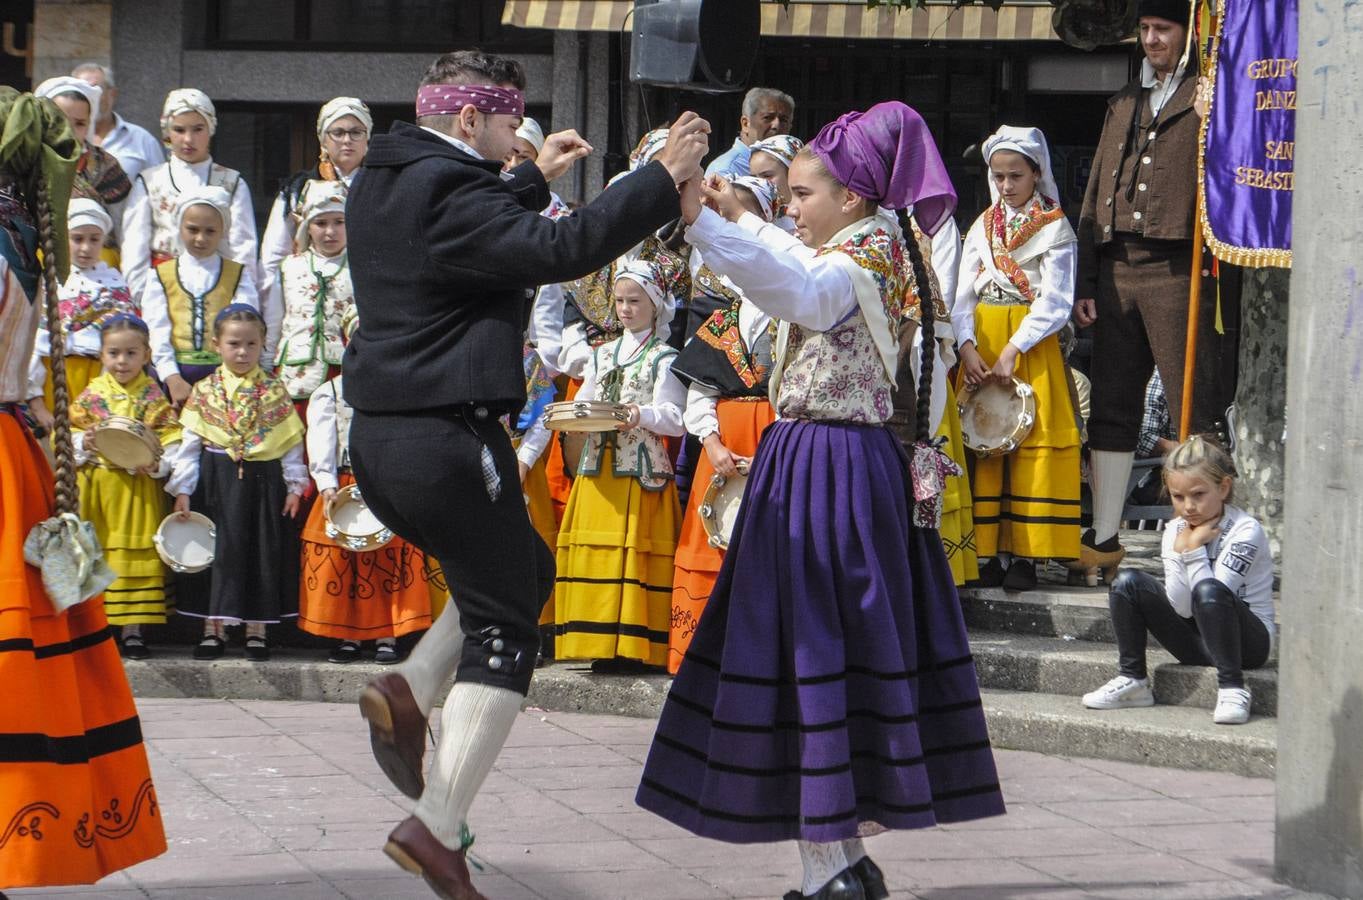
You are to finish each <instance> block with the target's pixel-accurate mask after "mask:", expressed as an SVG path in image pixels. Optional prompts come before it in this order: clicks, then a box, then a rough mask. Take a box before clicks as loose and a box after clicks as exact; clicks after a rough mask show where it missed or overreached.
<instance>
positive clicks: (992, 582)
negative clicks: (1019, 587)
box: [975, 556, 1005, 588]
mask: <svg viewBox="0 0 1363 900" xmlns="http://www.w3.org/2000/svg"><path fill="white" fill-rule="evenodd" d="M1004 574H1005V573H1004V569H1003V563H1001V562H999V561H998V558H997V557H994V556H991V557H989V558H988V559H986V560H983V561H981V562H980V577H979V578H977V579H975V581H976V583H977V584H978V585H979V586H980V587H987V588H990V587H999V586H1000V585H1002V584H1003V578H1004Z"/></svg>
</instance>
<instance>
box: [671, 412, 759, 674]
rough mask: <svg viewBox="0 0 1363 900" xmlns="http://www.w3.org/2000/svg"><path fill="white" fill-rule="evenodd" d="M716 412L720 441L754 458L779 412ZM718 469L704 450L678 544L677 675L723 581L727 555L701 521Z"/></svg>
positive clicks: (674, 655)
mask: <svg viewBox="0 0 1363 900" xmlns="http://www.w3.org/2000/svg"><path fill="white" fill-rule="evenodd" d="M715 412H716V413H717V414H718V416H719V436H720V440H722V441H723V442H724V446H726V447H728V448H729V450H730V451H731V452H733V453H734V454H736V455H738V456H747V457H751V456H752V455H753V454H754V453H756V452H757V440H758V438H760V437H761V436H762V432H763V430H765V429H766V427H767V426H768V425H770V424H771V423H772V422H774V421H776V411H775V410H774V409H772V408H771V404H770V403H768V402H767V401H766V400H763V399H760V398H736V399H732V400H721V401H719V404H718V405H717V407H716V410H715ZM714 475H715V467H714V466H713V465H711V464H710V455H709V454H708V453H706V452H705V451H704V450H701V452H700V454H699V457H698V459H697V460H696V474H695V478H694V479H693V480H692V482H691V498H690V500H688V501H687V504H686V516H685V518H683V519H682V530H681V541H680V542H679V543H678V544H677V566H676V569H675V571H674V572H673V574H672V626H671V628H670V629H669V633H668V640H667V671H669V672H671V673H672V674H674V675H675V674H676V673H677V669H678V668H679V667H680V666H681V661H682V657H683V656H685V655H686V648H688V647H690V646H691V636H692V635H694V634H695V633H696V625H698V624H699V623H700V615H701V613H702V612H704V611H705V604H706V602H707V601H709V599H710V592H711V591H712V590H714V587H715V579H716V578H718V577H719V567H720V564H721V563H723V562H724V551H722V550H717V549H716V548H714V547H711V546H710V536H709V535H708V534H706V532H705V526H704V524H702V522H701V518H700V504H701V500H702V499H704V497H705V490H706V488H708V487H709V486H710V479H711V478H713V477H714Z"/></svg>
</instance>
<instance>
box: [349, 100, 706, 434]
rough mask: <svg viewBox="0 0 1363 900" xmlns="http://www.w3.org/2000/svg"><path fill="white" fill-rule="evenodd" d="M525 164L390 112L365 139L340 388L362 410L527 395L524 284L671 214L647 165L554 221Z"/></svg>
mask: <svg viewBox="0 0 1363 900" xmlns="http://www.w3.org/2000/svg"><path fill="white" fill-rule="evenodd" d="M548 205H549V187H548V185H547V184H545V182H544V178H543V176H542V175H541V174H540V171H539V169H538V168H536V167H535V164H534V163H533V162H530V163H525V164H523V165H521V166H518V167H517V168H516V169H515V170H514V171H513V172H512V173H510V176H509V177H504V176H503V175H502V174H501V164H500V163H498V162H492V161H488V160H480V159H477V158H475V157H473V156H470V155H469V154H467V153H464V152H462V151H461V150H459V149H458V148H457V147H455V146H454V145H453V144H451V143H449V142H448V141H446V140H444V139H443V138H441V137H440V136H438V135H435V134H432V133H431V132H429V131H426V130H424V129H422V128H418V127H416V126H414V125H409V124H407V123H405V122H398V123H395V124H394V125H393V128H392V130H391V131H390V132H389V133H388V134H383V135H378V136H377V137H375V138H374V140H373V142H372V143H371V144H370V145H369V153H368V155H367V156H366V157H365V160H364V166H363V168H362V169H361V170H360V172H359V174H358V176H357V177H356V179H355V181H354V183H353V184H352V186H351V188H350V195H349V198H348V199H347V201H346V232H347V238H348V240H347V243H348V245H349V250H350V275H351V279H352V281H353V283H354V286H355V302H356V306H357V310H358V312H359V319H360V324H359V328H358V330H357V331H356V332H355V335H354V337H353V339H352V340H351V342H350V345H349V346H348V347H347V349H346V353H345V358H344V362H343V368H344V373H345V380H344V391H345V398H346V400H347V401H348V402H349V403H350V405H351V406H353V407H354V408H355V409H357V410H360V411H362V412H371V413H384V412H403V411H414V410H428V409H435V408H439V407H446V406H455V405H460V404H468V403H477V404H481V405H486V406H488V407H490V408H493V409H495V410H498V411H506V412H513V411H515V410H518V409H520V408H521V406H523V405H524V404H525V375H524V370H523V364H522V357H521V351H522V347H523V345H524V341H525V328H526V319H527V316H528V306H529V304H528V303H527V294H526V292H527V290H531V289H533V288H535V287H538V286H539V285H542V284H553V283H555V282H561V281H571V280H572V279H574V278H580V277H582V276H584V275H586V274H587V273H589V272H592V271H595V270H597V269H600V268H601V267H602V266H605V265H606V264H607V263H609V262H610V261H611V260H613V259H615V258H616V257H618V256H619V255H620V254H622V253H624V252H625V251H626V250H628V249H629V248H630V247H633V246H634V245H635V244H637V243H639V241H641V240H643V238H644V237H645V236H646V235H648V234H649V233H651V232H652V231H654V230H655V229H657V228H660V227H662V226H663V225H665V224H667V223H668V222H669V221H671V220H672V219H675V218H676V217H677V216H678V215H679V214H680V204H679V201H678V195H677V190H676V187H675V186H674V185H673V182H672V176H671V175H669V174H668V172H667V170H666V169H665V168H663V166H662V164H661V163H657V162H653V163H650V164H648V165H647V166H644V167H643V168H641V169H639V170H638V171H637V172H635V173H634V174H633V175H631V176H630V177H628V178H623V179H621V180H620V181H618V182H617V183H616V184H615V185H613V186H612V187H610V188H609V189H607V190H606V191H605V192H603V193H602V194H601V195H600V196H599V197H597V198H596V200H594V201H593V202H592V203H590V204H589V205H587V206H585V207H583V208H582V209H580V210H578V211H577V212H576V213H574V214H573V215H571V216H569V217H567V218H563V219H559V220H558V221H556V222H551V221H550V220H548V219H546V218H544V217H543V216H541V215H540V214H539V211H540V210H542V209H543V208H544V207H546V206H548Z"/></svg>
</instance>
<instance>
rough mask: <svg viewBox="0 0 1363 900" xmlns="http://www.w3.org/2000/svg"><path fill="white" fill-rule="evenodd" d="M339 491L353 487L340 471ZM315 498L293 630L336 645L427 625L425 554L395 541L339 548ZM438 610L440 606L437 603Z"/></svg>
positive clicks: (428, 596)
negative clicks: (361, 547)
mask: <svg viewBox="0 0 1363 900" xmlns="http://www.w3.org/2000/svg"><path fill="white" fill-rule="evenodd" d="M340 482H341V487H348V486H349V485H352V484H354V483H355V476H353V475H351V474H350V473H349V472H342V473H341V477H340ZM326 527H327V520H326V509H325V504H324V503H322V501H321V499H320V498H319V499H318V500H317V502H316V503H314V504H313V505H312V511H311V512H310V513H308V518H307V521H306V523H305V524H304V525H303V533H302V539H303V541H302V543H303V564H302V575H301V577H300V580H299V585H298V627H299V628H301V629H303V630H304V631H306V632H307V633H308V634H315V635H318V636H320V637H328V638H336V639H337V640H342V641H372V640H377V639H378V638H395V637H401V636H402V635H404V634H411V633H412V632H414V631H424V630H425V629H427V628H430V627H431V606H432V599H433V596H432V593H433V591H435V590H439V591H440V592H441V593H442V594H443V591H444V588H443V579H442V586H441V587H439V588H435V587H433V586H432V579H431V572H430V569H429V568H428V567H427V565H426V556H425V554H423V553H422V552H421V551H420V550H418V549H417V548H416V547H413V546H412V545H411V544H409V543H407V542H406V541H404V540H403V539H402V538H400V537H395V538H393V540H392V541H390V542H389V543H388V545H387V546H385V547H381V548H379V549H378V550H370V551H368V552H366V553H354V552H352V551H350V550H342V549H341V548H340V547H338V546H336V544H335V543H333V542H332V541H331V539H330V538H328V537H327V533H326ZM441 608H442V609H443V608H444V607H443V604H442V607H441Z"/></svg>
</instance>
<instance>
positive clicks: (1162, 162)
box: [1075, 74, 1201, 299]
mask: <svg viewBox="0 0 1363 900" xmlns="http://www.w3.org/2000/svg"><path fill="white" fill-rule="evenodd" d="M1196 91H1197V76H1196V74H1189V75H1187V76H1185V77H1184V79H1183V83H1182V84H1180V85H1179V86H1178V89H1177V90H1176V91H1175V92H1174V95H1173V96H1172V97H1170V98H1169V100H1168V102H1167V103H1166V104H1165V107H1164V109H1163V111H1162V112H1161V114H1160V117H1159V122H1158V124H1157V125H1156V126H1155V139H1154V140H1152V141H1149V142H1148V144H1147V142H1146V137H1147V135H1145V134H1137V133H1136V130H1135V129H1134V128H1132V122H1131V119H1132V116H1133V115H1134V114H1135V113H1136V110H1137V104H1140V103H1147V102H1149V101H1148V99H1147V96H1148V95H1147V93H1146V91H1145V89H1144V88H1142V87H1141V80H1140V79H1139V78H1136V79H1133V80H1132V81H1131V83H1130V84H1128V85H1127V86H1126V87H1124V88H1122V89H1121V90H1120V91H1119V92H1117V93H1116V94H1114V95H1113V96H1112V98H1111V99H1110V100H1108V105H1107V117H1106V119H1104V121H1103V133H1102V136H1101V137H1100V138H1099V139H1098V149H1097V152H1096V153H1095V155H1094V157H1093V168H1092V169H1091V170H1090V172H1089V183H1088V189H1087V190H1086V191H1085V192H1084V206H1083V210H1082V212H1081V213H1080V215H1079V228H1078V235H1079V272H1078V279H1077V282H1076V284H1075V297H1076V299H1080V298H1086V297H1093V296H1094V294H1095V292H1096V290H1097V282H1098V255H1099V252H1100V251H1101V250H1102V247H1103V245H1104V244H1106V243H1108V242H1109V241H1111V240H1112V239H1113V238H1114V237H1116V236H1117V235H1118V234H1120V233H1123V232H1131V231H1133V230H1135V229H1139V233H1140V234H1141V236H1143V237H1145V238H1147V239H1152V240H1172V241H1191V240H1192V238H1193V228H1194V224H1195V223H1194V221H1193V214H1194V207H1195V205H1196V197H1197V143H1198V128H1199V126H1200V121H1201V120H1200V119H1198V116H1197V112H1196V111H1195V110H1194V109H1193V99H1194V97H1195V96H1196ZM1133 141H1134V143H1135V146H1134V147H1133V146H1130V144H1131V142H1133ZM1142 147H1144V153H1143V157H1142V158H1143V159H1146V158H1148V159H1149V160H1150V162H1149V163H1148V164H1142V165H1141V166H1139V167H1138V168H1137V170H1136V171H1137V174H1136V175H1135V176H1129V177H1137V178H1139V179H1140V180H1141V182H1142V183H1143V184H1148V197H1143V198H1142V201H1143V207H1142V208H1143V211H1144V212H1143V216H1142V221H1141V223H1140V225H1139V226H1135V225H1133V223H1132V222H1131V221H1130V220H1129V219H1126V220H1125V221H1123V220H1122V219H1123V217H1122V216H1119V214H1118V210H1119V208H1121V207H1123V206H1124V205H1125V204H1123V196H1122V195H1123V193H1124V192H1125V191H1126V189H1127V181H1128V180H1129V177H1128V173H1130V172H1131V171H1132V169H1131V166H1130V162H1129V158H1128V154H1130V153H1133V152H1135V151H1137V150H1139V149H1141V148H1142ZM1127 212H1128V213H1129V207H1128V209H1127Z"/></svg>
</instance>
